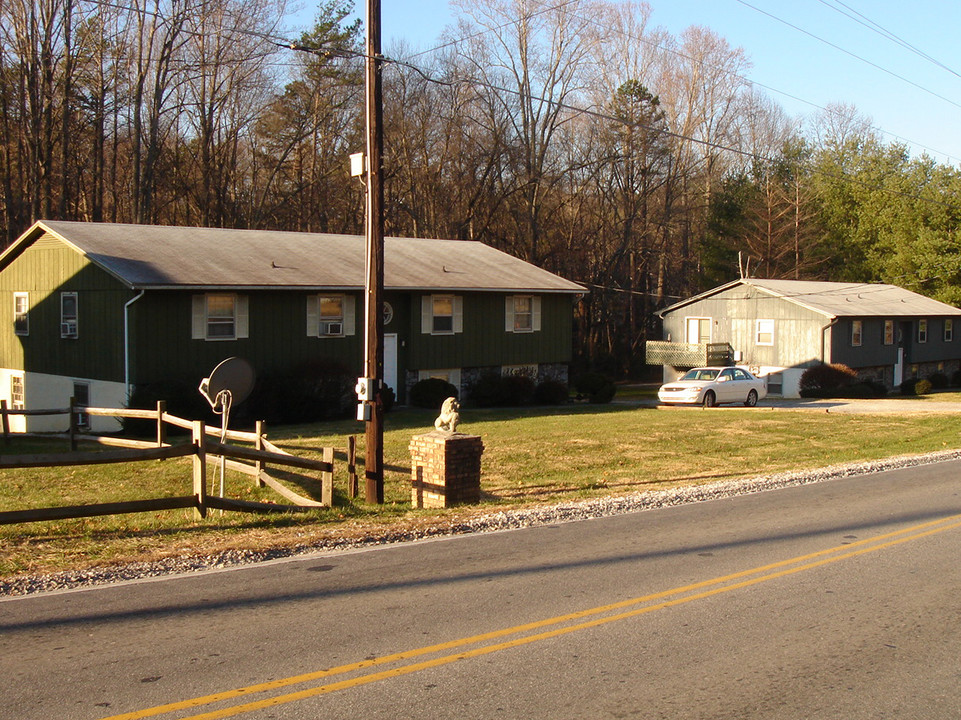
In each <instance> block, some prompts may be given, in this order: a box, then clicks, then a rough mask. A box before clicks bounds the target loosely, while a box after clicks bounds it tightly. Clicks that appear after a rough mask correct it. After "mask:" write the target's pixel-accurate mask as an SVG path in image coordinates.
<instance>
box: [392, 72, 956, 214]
mask: <svg viewBox="0 0 961 720" xmlns="http://www.w3.org/2000/svg"><path fill="white" fill-rule="evenodd" d="M385 62H387V63H389V64H392V65H399V66H403V67H407V68H409V69H411V70H413V71H415V72H416V73H417V74H419V75H420V76H421V77H423V78H424V79H425V81H427V82H430V83H433V84H436V85H442V86H446V87H454V86H456V85H470V86H474V87H483V88H487V89H488V90H494V91H496V92H502V93H507V94H509V95H516V96H518V97H524V96H525V95H524V93H522V92H521V91H519V90H513V89H510V88H504V87H500V86H498V85H493V84H491V83H486V82H483V81H480V80H477V79H476V78H454V79H452V80H438V79H436V78H432V77H431V76H430V74H429V72H428V71H426V70H424V69H423V68H420V67H417V66H416V65H413V64H412V63H409V62H405V61H402V60H396V59H392V58H385ZM528 97H529V99H531V100H536V101H537V102H540V103H544V104H546V105H551V106H554V107H555V108H557V109H559V110H568V111H571V112H573V113H575V114H577V115H586V116H588V117H594V118H596V119H598V120H605V121H608V122H616V123H620V124H622V125H625V126H629V127H634V128H637V129H641V130H647V131H648V132H652V133H657V134H659V135H663V136H666V137H669V138H672V139H675V140H683V141H686V142H690V143H693V144H695V145H700V146H702V147H705V148H707V149H710V150H718V151H721V152H727V153H731V154H733V155H738V156H741V157H744V158H748V159H750V160H754V161H757V162H761V163H765V164H769V165H773V164H776V163H778V162H781V160H779V159H777V158H771V157H768V156H765V155H760V154H758V153H754V152H751V151H748V150H742V149H740V148H735V147H731V146H728V145H723V144H721V143H719V142H714V141H712V140H703V139H700V138H695V137H690V136H687V135H683V134H681V133H677V132H673V131H671V130H666V129H664V128H656V127H652V126H650V125H645V124H644V123H640V122H628V121H626V120H625V119H624V118H620V117H616V116H614V115H610V114H608V113H603V112H601V111H599V110H592V109H588V108H581V107H577V106H575V105H571V104H569V103H564V102H560V101H558V100H554V99H552V98H548V97H543V96H539V95H534V94H530V95H528ZM806 169H807V170H809V171H811V172H814V173H817V174H819V175H822V176H824V177H828V178H831V179H834V180H840V181H843V182H847V183H851V184H854V185H859V186H861V187H865V188H868V189H870V190H877V191H879V192H882V193H885V194H888V195H892V196H894V197H902V198H905V199H908V200H917V201H919V202H924V203H928V204H931V205H936V206H939V207H945V208H948V209H951V210H961V205H956V204H953V203H948V202H943V201H940V200H935V199H933V198H926V197H923V196H921V195H914V194H911V193H907V192H901V191H898V190H893V189H890V188H885V187H881V186H878V185H874V184H871V183H868V182H866V181H864V180H859V179H858V178H852V177H847V176H844V175H839V174H837V173H832V172H829V171H827V170H824V169H822V168H816V167H810V166H806Z"/></svg>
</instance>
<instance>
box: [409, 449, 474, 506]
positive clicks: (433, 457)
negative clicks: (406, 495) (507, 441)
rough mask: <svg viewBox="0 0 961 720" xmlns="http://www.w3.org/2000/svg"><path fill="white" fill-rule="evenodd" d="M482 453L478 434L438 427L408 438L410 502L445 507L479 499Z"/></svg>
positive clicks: (417, 504)
mask: <svg viewBox="0 0 961 720" xmlns="http://www.w3.org/2000/svg"><path fill="white" fill-rule="evenodd" d="M483 453H484V443H483V442H481V438H480V436H479V435H462V434H460V433H453V434H451V433H447V432H442V431H440V430H434V431H433V432H429V433H426V434H424V435H415V436H414V437H413V438H411V441H410V460H411V496H410V501H411V505H412V506H413V507H415V508H446V507H450V506H452V505H457V504H462V503H476V502H480V474H481V473H480V470H481V455H482V454H483Z"/></svg>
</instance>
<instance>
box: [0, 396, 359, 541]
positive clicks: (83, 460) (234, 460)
mask: <svg viewBox="0 0 961 720" xmlns="http://www.w3.org/2000/svg"><path fill="white" fill-rule="evenodd" d="M80 412H82V413H85V414H87V415H91V416H107V417H117V418H128V419H138V420H154V421H156V424H157V436H156V440H154V441H145V440H133V439H129V438H120V437H113V436H104V435H86V434H84V435H81V434H80V433H79V432H78V425H77V416H78V413H80ZM67 413H69V414H70V431H69V432H68V433H67V434H66V437H67V438H68V439H69V441H70V452H65V453H42V454H33V455H0V470H6V469H16V468H31V467H63V466H77V465H102V464H109V463H127V462H143V461H148V460H165V459H170V458H178V457H187V456H192V457H193V488H192V493H191V494H190V495H183V496H179V497H166V498H151V499H146V500H127V501H122V502H112V503H97V504H90V505H71V506H61V507H47V508H36V509H29V510H12V511H4V512H0V525H9V524H14V523H24V522H37V521H43V520H62V519H66V518H81V517H93V516H97V515H119V514H123V513H137V512H153V511H157V510H173V509H177V508H193V509H194V510H195V512H196V513H197V515H198V516H199V517H205V516H206V514H207V510H208V509H209V508H215V509H220V510H237V511H240V512H260V513H263V512H290V511H303V510H306V509H310V508H318V507H331V506H332V505H333V473H334V449H333V448H323V460H311V459H309V458H301V457H297V456H295V455H291V454H290V453H288V452H286V451H285V450H282V449H280V448H278V447H277V446H276V445H274V444H273V443H271V442H270V441H268V440H267V437H266V435H265V433H264V431H263V423H262V422H260V421H258V422H257V424H256V428H255V430H254V432H239V431H236V430H227V432H226V433H225V434H224V439H225V440H230V441H234V442H244V443H248V444H250V445H253V447H244V446H239V445H228V444H226V443H222V442H219V441H218V440H214V439H211V436H214V437H217V438H219V437H221V434H222V430H221V429H220V428H216V427H208V426H207V425H206V424H205V423H204V422H203V421H202V420H194V421H191V420H184V419H182V418H179V417H176V416H175V415H170V414H169V413H167V412H166V409H165V407H164V403H162V402H160V403H158V404H157V409H156V410H132V409H113V408H92V407H83V408H80V409H78V408H77V407H76V406H75V405H74V402H73V401H72V400H71V403H70V407H69V408H66V409H62V410H20V409H16V410H9V409H7V404H6V401H3V400H0V423H2V429H3V437H4V442H5V443H9V442H10V437H11V433H10V423H9V416H10V415H55V414H67ZM167 425H173V426H176V427H179V428H183V429H186V430H189V431H190V432H191V438H190V442H189V443H187V442H183V443H178V444H169V443H168V442H167V432H166V428H167ZM44 437H63V436H62V435H52V436H51V435H44ZM79 441H84V442H95V443H98V444H100V445H106V446H115V447H120V448H124V449H119V450H107V451H98V452H82V451H78V450H77V445H78V442H79ZM350 441H353V437H351V438H350ZM220 458H223V462H224V465H225V467H226V468H229V469H231V470H234V471H237V472H240V473H243V474H246V475H249V476H251V477H253V479H254V482H256V483H257V485H258V486H260V487H265V486H266V487H270V488H271V489H273V490H274V491H276V492H277V493H278V494H280V495H281V496H282V497H283V498H285V500H287V501H288V502H287V503H285V504H276V503H262V502H254V501H248V500H237V499H233V498H224V497H219V496H215V495H211V494H210V493H209V492H208V491H207V469H208V462H212V461H213V460H215V459H220ZM354 462H355V461H354V443H353V442H350V443H349V445H348V472H349V476H348V494H349V495H350V497H356V488H357V478H356V469H355V464H354ZM268 464H270V465H279V466H284V467H292V468H297V469H301V470H312V471H316V472H319V474H320V486H321V491H320V500H319V501H318V500H314V499H311V498H308V497H305V496H303V495H300V494H299V493H296V492H294V491H293V490H291V489H290V488H288V487H286V486H285V485H283V484H282V483H280V482H279V481H278V480H276V479H275V478H274V477H272V476H271V475H270V474H269V473H268V472H267V465H268Z"/></svg>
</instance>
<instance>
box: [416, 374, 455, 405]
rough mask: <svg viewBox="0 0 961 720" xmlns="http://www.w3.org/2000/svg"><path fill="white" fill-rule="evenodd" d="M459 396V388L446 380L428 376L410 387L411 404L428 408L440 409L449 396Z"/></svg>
mask: <svg viewBox="0 0 961 720" xmlns="http://www.w3.org/2000/svg"><path fill="white" fill-rule="evenodd" d="M457 396H458V393H457V388H456V387H454V386H453V385H451V384H450V383H449V382H447V381H446V380H442V379H441V378H427V379H425V380H421V381H420V382H418V383H416V384H415V385H414V387H412V388H411V389H410V404H411V405H413V406H414V407H419V408H427V409H428V410H440V406H441V405H443V404H444V401H445V400H446V399H447V398H449V397H457Z"/></svg>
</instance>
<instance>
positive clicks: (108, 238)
mask: <svg viewBox="0 0 961 720" xmlns="http://www.w3.org/2000/svg"><path fill="white" fill-rule="evenodd" d="M44 230H45V231H48V232H50V233H52V234H53V235H55V236H56V237H58V238H60V239H61V240H62V241H64V242H66V243H67V244H69V245H71V246H73V247H74V248H76V249H77V250H78V251H79V252H81V253H83V254H84V255H85V256H87V257H88V258H89V259H90V260H91V261H92V262H93V263H95V264H96V265H98V266H100V267H102V268H103V269H104V270H106V271H107V272H109V273H111V274H112V275H114V276H115V277H117V278H118V279H119V280H120V281H121V282H123V283H125V284H127V285H129V286H130V287H132V288H137V289H162V288H182V287H190V288H209V289H213V288H228V287H243V288H277V289H281V288H297V289H304V288H306V289H312V288H325V289H327V288H338V289H348V288H363V287H364V279H365V244H366V243H365V240H364V238H363V237H361V236H354V235H332V234H321V233H297V232H280V231H272V230H229V229H219V228H189V227H167V226H156V225H123V224H112V223H85V222H65V221H59V220H56V221H54V220H43V221H39V222H37V223H35V224H34V226H33V227H32V228H31V229H30V230H28V231H27V232H26V233H24V235H22V236H21V237H20V239H19V240H18V241H17V243H15V244H14V245H12V246H11V247H10V248H9V249H8V250H7V251H6V252H5V253H4V254H3V255H0V267H2V266H3V265H5V264H6V262H8V261H9V259H12V257H13V256H15V255H16V254H19V252H20V251H22V248H23V247H25V246H27V245H29V244H30V243H31V242H33V240H35V239H36V238H37V237H40V235H41V234H42V232H43V231H44ZM384 286H385V288H387V289H404V290H425V289H426V290H433V289H444V290H459V291H470V290H477V291H505V290H506V291H539V292H560V293H581V292H585V288H584V287H583V286H581V285H578V284H577V283H574V282H570V281H568V280H565V279H563V278H561V277H559V276H557V275H554V274H553V273H550V272H548V271H546V270H543V269H541V268H538V267H536V266H534V265H531V264H530V263H527V262H524V261H523V260H520V259H518V258H515V257H513V256H512V255H508V254H507V253H503V252H501V251H499V250H496V249H494V248H492V247H489V246H487V245H484V244H483V243H479V242H468V241H461V240H425V239H416V238H386V239H385V241H384Z"/></svg>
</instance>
